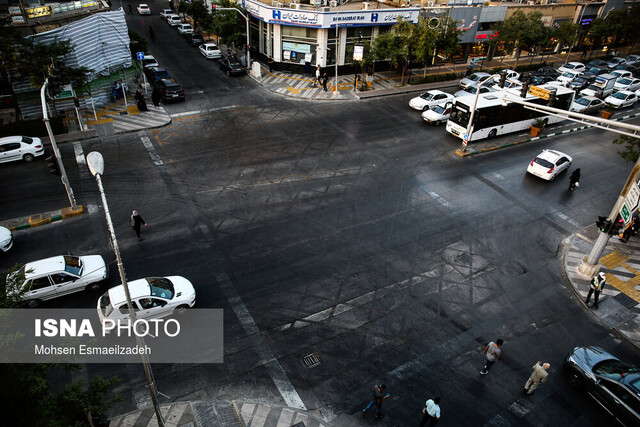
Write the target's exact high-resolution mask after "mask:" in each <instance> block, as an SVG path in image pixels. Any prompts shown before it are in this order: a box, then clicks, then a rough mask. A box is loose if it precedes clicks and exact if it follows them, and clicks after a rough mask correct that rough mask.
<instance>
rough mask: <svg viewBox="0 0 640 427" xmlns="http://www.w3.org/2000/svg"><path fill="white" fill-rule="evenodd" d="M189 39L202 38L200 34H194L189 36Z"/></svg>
mask: <svg viewBox="0 0 640 427" xmlns="http://www.w3.org/2000/svg"><path fill="white" fill-rule="evenodd" d="M191 40H204V39H203V38H202V36H201V35H200V34H194V35H193V36H191Z"/></svg>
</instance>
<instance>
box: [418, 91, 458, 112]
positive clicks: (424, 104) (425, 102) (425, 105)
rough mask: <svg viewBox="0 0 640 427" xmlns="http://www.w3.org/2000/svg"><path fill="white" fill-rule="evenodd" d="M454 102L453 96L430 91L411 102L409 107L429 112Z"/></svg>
mask: <svg viewBox="0 0 640 427" xmlns="http://www.w3.org/2000/svg"><path fill="white" fill-rule="evenodd" d="M451 101H453V95H451V94H448V93H445V92H442V91H441V90H437V89H436V90H429V91H427V92H425V93H423V94H422V95H420V96H416V97H415V98H412V99H411V101H409V107H411V108H413V109H414V110H419V111H427V110H428V109H429V108H431V107H433V106H435V105H440V104H445V103H447V102H451Z"/></svg>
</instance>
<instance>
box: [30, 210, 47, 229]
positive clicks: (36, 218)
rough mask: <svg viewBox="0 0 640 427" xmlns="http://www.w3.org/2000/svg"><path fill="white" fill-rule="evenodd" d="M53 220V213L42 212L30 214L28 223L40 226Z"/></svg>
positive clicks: (32, 225) (31, 225)
mask: <svg viewBox="0 0 640 427" xmlns="http://www.w3.org/2000/svg"><path fill="white" fill-rule="evenodd" d="M50 222H51V213H48V212H47V213H41V214H35V215H31V216H29V219H28V223H29V226H30V227H38V226H40V225H44V224H49V223H50Z"/></svg>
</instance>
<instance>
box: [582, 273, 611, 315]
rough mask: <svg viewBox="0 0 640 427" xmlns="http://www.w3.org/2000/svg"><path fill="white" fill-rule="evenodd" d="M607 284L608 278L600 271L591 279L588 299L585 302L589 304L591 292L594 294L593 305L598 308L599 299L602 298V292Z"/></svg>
mask: <svg viewBox="0 0 640 427" xmlns="http://www.w3.org/2000/svg"><path fill="white" fill-rule="evenodd" d="M606 284H607V278H606V276H605V274H604V273H603V272H600V273H598V274H597V275H595V276H593V278H592V279H591V286H590V287H589V293H588V294H587V300H586V301H585V304H587V305H589V300H590V299H591V294H593V306H594V307H595V308H596V309H598V299H599V298H600V292H602V289H603V288H604V285H606Z"/></svg>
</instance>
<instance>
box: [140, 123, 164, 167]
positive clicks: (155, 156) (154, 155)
mask: <svg viewBox="0 0 640 427" xmlns="http://www.w3.org/2000/svg"><path fill="white" fill-rule="evenodd" d="M138 135H140V141H142V145H144V148H146V149H147V152H148V153H149V157H151V160H153V163H154V164H155V165H156V166H160V165H162V163H163V162H162V159H161V158H160V156H159V155H158V153H157V152H156V149H155V147H154V146H153V144H152V143H151V140H150V139H149V137H148V136H146V135H145V132H144V131H141V132H140V133H138Z"/></svg>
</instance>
